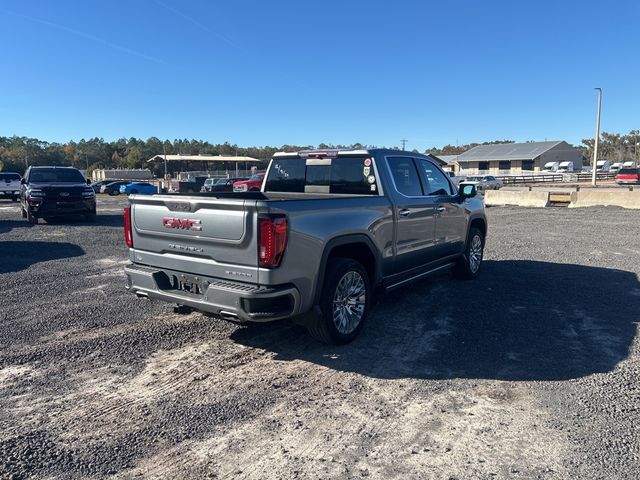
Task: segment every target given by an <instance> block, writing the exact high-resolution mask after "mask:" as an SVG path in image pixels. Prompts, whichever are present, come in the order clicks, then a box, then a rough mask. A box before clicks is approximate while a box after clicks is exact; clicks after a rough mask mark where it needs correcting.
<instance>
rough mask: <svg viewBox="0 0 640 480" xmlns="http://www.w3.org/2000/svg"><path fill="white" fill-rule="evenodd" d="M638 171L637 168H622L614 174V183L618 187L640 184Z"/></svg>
mask: <svg viewBox="0 0 640 480" xmlns="http://www.w3.org/2000/svg"><path fill="white" fill-rule="evenodd" d="M639 173H640V169H638V168H622V169H620V171H618V173H617V174H616V183H617V184H618V185H635V184H638V183H640V177H639Z"/></svg>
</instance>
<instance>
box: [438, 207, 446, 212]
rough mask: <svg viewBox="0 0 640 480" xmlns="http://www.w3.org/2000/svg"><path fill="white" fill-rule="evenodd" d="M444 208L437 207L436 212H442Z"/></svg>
mask: <svg viewBox="0 0 640 480" xmlns="http://www.w3.org/2000/svg"><path fill="white" fill-rule="evenodd" d="M445 210H446V208H444V207H438V208H436V212H438V213H442V212H444V211H445Z"/></svg>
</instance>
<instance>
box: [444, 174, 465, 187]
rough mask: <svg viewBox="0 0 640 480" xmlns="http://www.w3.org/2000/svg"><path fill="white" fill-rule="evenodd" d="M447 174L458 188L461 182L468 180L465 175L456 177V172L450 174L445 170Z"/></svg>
mask: <svg viewBox="0 0 640 480" xmlns="http://www.w3.org/2000/svg"><path fill="white" fill-rule="evenodd" d="M445 173H446V174H447V175H449V178H450V179H451V181H452V182H453V183H454V185H455V186H456V187H457V186H458V185H460V182H463V181H464V179H465V178H467V177H465V176H464V175H456V174H455V172H449V171H446V170H445Z"/></svg>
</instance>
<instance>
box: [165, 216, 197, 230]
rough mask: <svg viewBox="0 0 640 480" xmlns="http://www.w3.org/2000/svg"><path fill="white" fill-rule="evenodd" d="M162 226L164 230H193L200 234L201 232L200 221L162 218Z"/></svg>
mask: <svg viewBox="0 0 640 480" xmlns="http://www.w3.org/2000/svg"><path fill="white" fill-rule="evenodd" d="M162 226H163V227H164V228H179V229H180V230H193V231H196V232H200V231H201V230H202V220H196V219H191V218H173V217H164V218H163V219H162Z"/></svg>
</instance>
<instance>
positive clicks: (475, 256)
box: [469, 235, 482, 273]
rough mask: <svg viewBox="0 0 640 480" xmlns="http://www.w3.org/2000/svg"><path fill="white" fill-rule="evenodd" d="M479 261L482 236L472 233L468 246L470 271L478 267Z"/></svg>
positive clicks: (475, 270)
mask: <svg viewBox="0 0 640 480" xmlns="http://www.w3.org/2000/svg"><path fill="white" fill-rule="evenodd" d="M480 262H482V238H481V237H480V235H474V236H473V238H472V239H471V247H470V248H469V269H470V270H471V272H472V273H476V272H477V271H478V270H479V269H480Z"/></svg>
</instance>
